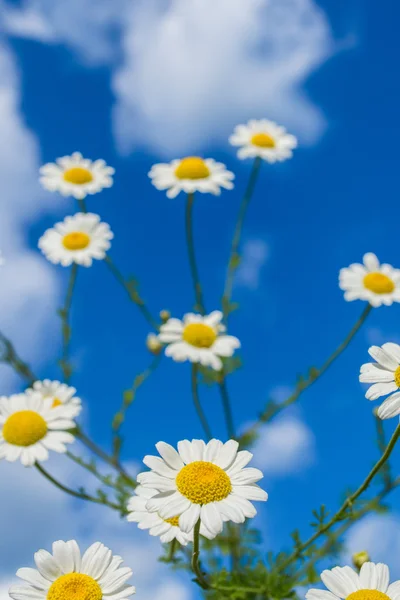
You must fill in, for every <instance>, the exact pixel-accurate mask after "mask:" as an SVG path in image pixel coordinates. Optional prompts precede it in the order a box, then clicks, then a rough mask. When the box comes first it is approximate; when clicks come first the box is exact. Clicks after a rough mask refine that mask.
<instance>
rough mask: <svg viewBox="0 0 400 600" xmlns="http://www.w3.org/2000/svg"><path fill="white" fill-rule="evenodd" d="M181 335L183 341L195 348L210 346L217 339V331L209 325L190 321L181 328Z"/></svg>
mask: <svg viewBox="0 0 400 600" xmlns="http://www.w3.org/2000/svg"><path fill="white" fill-rule="evenodd" d="M182 337H183V339H184V340H185V342H187V343H188V344H190V345H191V346H196V348H211V346H212V345H213V343H214V342H215V340H216V339H217V333H216V331H215V329H213V328H212V327H210V326H209V325H204V324H203V323H190V325H186V327H185V329H184V330H183V334H182Z"/></svg>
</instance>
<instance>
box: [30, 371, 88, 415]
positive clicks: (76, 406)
mask: <svg viewBox="0 0 400 600" xmlns="http://www.w3.org/2000/svg"><path fill="white" fill-rule="evenodd" d="M25 393H26V394H27V395H28V396H30V395H32V394H41V396H42V398H43V400H48V399H49V398H50V399H51V400H52V408H57V406H61V405H62V406H63V407H64V408H65V409H68V410H69V414H70V416H71V418H75V417H77V416H78V415H79V414H80V412H81V410H82V402H81V399H80V398H78V397H77V396H75V394H76V389H75V388H74V387H71V386H69V385H67V384H66V383H60V381H50V379H44V380H43V381H35V383H34V384H33V386H32V387H31V388H28V389H27V390H25Z"/></svg>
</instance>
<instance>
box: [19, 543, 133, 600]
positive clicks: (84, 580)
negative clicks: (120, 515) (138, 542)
mask: <svg viewBox="0 0 400 600" xmlns="http://www.w3.org/2000/svg"><path fill="white" fill-rule="evenodd" d="M34 558H35V564H36V567H37V569H32V568H29V567H25V568H22V569H18V571H17V576H18V577H19V578H20V579H22V580H23V581H24V582H26V583H27V584H28V585H13V586H12V587H11V588H10V590H9V592H8V593H9V595H10V597H11V598H13V600H124V599H125V598H128V597H129V596H131V595H132V594H134V593H135V588H134V587H133V586H132V585H130V584H129V583H127V581H128V579H130V577H131V576H132V570H131V569H130V568H129V567H122V566H121V565H122V563H123V559H122V558H121V557H120V556H115V555H113V553H112V551H111V550H110V549H109V548H107V547H106V546H104V545H103V544H101V543H100V542H96V543H94V544H92V545H91V546H90V547H89V548H88V549H87V550H86V552H85V553H84V554H83V555H81V551H80V549H79V546H78V544H77V542H76V541H75V540H70V541H69V542H63V541H61V540H60V541H58V542H54V544H53V552H52V553H50V552H47V550H39V551H38V552H36V553H35V556H34Z"/></svg>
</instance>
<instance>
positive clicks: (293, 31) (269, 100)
mask: <svg viewBox="0 0 400 600" xmlns="http://www.w3.org/2000/svg"><path fill="white" fill-rule="evenodd" d="M3 2H4V0H3ZM0 3H1V0H0ZM2 13H3V17H2V27H3V29H5V30H6V31H8V32H9V33H11V34H12V35H19V36H24V37H31V38H33V39H37V40H41V41H43V42H45V43H46V42H49V41H50V42H57V43H61V44H65V45H67V46H69V47H70V48H71V49H72V50H73V51H74V52H75V53H76V54H77V56H79V57H80V58H81V60H82V61H83V62H85V63H88V62H89V63H97V64H101V63H109V64H111V66H112V68H113V74H112V87H113V90H114V93H115V96H116V104H115V107H114V111H113V115H114V132H115V136H116V140H117V143H118V145H119V147H120V149H121V151H123V152H130V151H131V150H132V149H134V148H135V147H137V146H143V147H146V148H149V149H150V150H154V151H156V152H158V153H160V154H164V155H165V156H174V155H175V154H179V153H184V152H189V151H190V152H200V151H201V150H202V149H203V148H205V147H206V146H207V145H209V144H210V142H217V143H218V142H220V141H221V142H223V144H224V146H225V145H226V143H227V142H226V140H227V137H228V135H229V133H230V132H231V130H232V129H233V127H234V126H235V125H236V124H237V123H239V122H243V121H247V120H248V119H249V118H251V117H253V118H258V117H265V116H268V117H270V118H272V119H275V120H277V121H280V122H282V123H284V124H285V125H286V126H287V127H288V128H289V129H290V130H293V132H294V133H296V134H297V135H299V136H300V139H301V142H302V143H308V142H313V141H315V139H316V138H317V137H318V136H319V135H320V134H321V132H322V131H323V129H324V127H325V119H324V117H323V115H322V113H321V110H320V109H319V108H318V107H316V106H315V105H314V104H313V103H312V102H311V101H310V100H309V99H308V97H307V95H306V93H305V91H304V87H303V85H304V82H305V81H306V79H307V77H308V76H309V75H310V73H311V72H313V71H314V70H315V69H316V68H318V66H319V65H321V63H322V62H323V61H324V60H326V59H327V57H329V56H330V55H331V54H332V52H333V51H334V43H333V41H332V36H331V31H330V27H329V24H328V22H327V19H326V17H325V14H324V13H323V11H322V10H321V9H320V8H319V7H318V6H317V4H316V3H315V2H314V1H313V0H191V1H190V2H187V0H136V2H134V3H132V2H128V1H127V0H114V1H113V2H109V1H108V0H70V1H69V2H54V1H53V0H26V1H25V3H24V4H23V5H22V8H21V7H18V8H16V7H11V6H10V5H9V4H7V2H6V3H5V4H4V7H3V11H2Z"/></svg>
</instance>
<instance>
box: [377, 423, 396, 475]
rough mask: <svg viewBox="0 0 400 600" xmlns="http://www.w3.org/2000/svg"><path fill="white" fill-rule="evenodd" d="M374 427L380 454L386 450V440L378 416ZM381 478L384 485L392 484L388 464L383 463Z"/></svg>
mask: <svg viewBox="0 0 400 600" xmlns="http://www.w3.org/2000/svg"><path fill="white" fill-rule="evenodd" d="M375 425H376V437H377V444H378V448H379V451H380V452H381V454H382V453H383V452H384V451H385V448H386V440H385V431H384V429H383V422H382V419H380V418H379V417H378V415H375ZM382 478H383V482H384V483H385V485H386V486H390V484H391V482H392V475H391V471H390V464H389V463H385V464H384V466H383V468H382Z"/></svg>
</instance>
